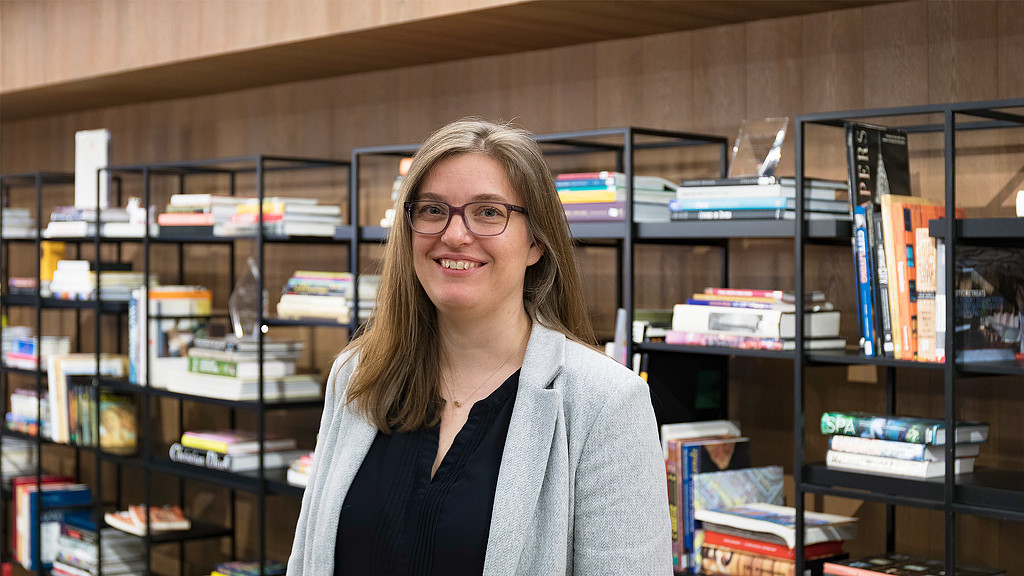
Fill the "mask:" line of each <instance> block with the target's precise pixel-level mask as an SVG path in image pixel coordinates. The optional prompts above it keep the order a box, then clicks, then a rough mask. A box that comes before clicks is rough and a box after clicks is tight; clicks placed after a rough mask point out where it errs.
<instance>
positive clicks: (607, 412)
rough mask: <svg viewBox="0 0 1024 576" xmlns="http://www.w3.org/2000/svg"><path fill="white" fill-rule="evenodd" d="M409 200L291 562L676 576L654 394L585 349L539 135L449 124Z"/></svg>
mask: <svg viewBox="0 0 1024 576" xmlns="http://www.w3.org/2000/svg"><path fill="white" fill-rule="evenodd" d="M396 209H401V210H404V213H405V218H396V221H395V225H394V227H393V228H392V230H391V233H390V238H389V240H388V243H387V246H386V248H385V255H384V264H383V270H382V279H381V285H380V288H379V290H378V299H377V307H376V309H375V311H374V316H373V318H372V320H371V321H370V323H369V324H368V327H367V328H366V329H365V331H364V332H363V333H362V334H360V335H359V336H358V338H356V339H354V340H353V341H352V342H351V343H350V344H349V345H348V346H347V347H346V349H345V350H343V351H342V353H341V354H340V355H339V357H338V359H337V360H336V361H335V363H334V367H333V368H332V369H331V374H330V377H329V379H328V388H327V392H326V399H325V400H326V403H325V409H324V414H323V418H322V420H321V425H320V434H319V437H318V441H317V447H316V456H315V458H314V465H313V470H312V473H311V477H310V481H309V484H308V486H307V487H306V491H305V495H304V497H303V501H302V510H301V512H300V515H299V522H298V527H297V529H296V534H295V540H294V543H293V548H292V555H291V558H290V560H289V565H288V573H289V574H290V575H292V576H299V575H312V574H317V575H319V574H324V575H329V574H360V575H363V574H437V575H441V574H444V575H446V576H447V575H460V574H485V575H488V576H489V575H500V574H509V575H511V574H521V575H544V576H548V575H552V574H590V573H600V574H635V575H638V576H639V575H645V576H646V575H652V574H671V572H672V570H671V533H670V532H671V529H670V525H669V514H668V503H667V491H666V484H665V472H664V462H663V459H662V452H661V449H660V444H659V442H658V437H657V430H656V424H655V420H654V413H653V410H652V408H651V402H650V394H649V391H648V389H647V387H646V384H645V383H644V382H643V381H642V380H641V379H640V378H638V377H636V376H635V375H634V374H633V373H632V372H630V371H629V370H627V369H626V368H624V367H622V366H621V365H619V364H617V363H615V362H614V361H612V360H611V359H609V358H608V357H606V356H604V355H603V354H601V353H599V352H597V351H595V350H594V349H592V348H590V347H589V346H588V345H589V344H590V343H591V342H592V341H593V332H592V328H591V326H590V321H589V318H588V316H587V312H586V309H585V306H584V301H583V296H582V293H581V287H580V280H579V275H578V272H577V269H576V264H575V260H574V253H573V246H572V242H571V239H570V237H569V233H568V226H567V223H566V220H565V214H564V211H563V210H562V206H561V204H560V203H559V200H558V195H557V193H556V191H555V187H554V184H553V182H552V180H551V176H550V174H549V172H548V169H547V166H546V164H545V162H544V159H543V157H542V156H541V153H540V150H539V148H538V147H537V145H536V143H535V142H534V141H533V140H532V139H531V137H530V135H529V133H527V132H525V131H523V130H520V129H516V128H512V127H509V126H507V125H496V124H491V123H488V122H485V121H480V120H475V119H466V120H461V121H458V122H455V123H452V124H450V125H448V126H445V127H444V128H442V129H440V130H438V131H437V132H435V133H434V134H433V135H431V136H430V137H429V138H428V139H427V141H426V142H425V143H424V144H423V146H422V147H421V148H420V150H419V152H418V153H417V154H416V157H415V159H414V161H413V163H412V166H411V167H410V169H409V173H408V175H407V176H406V178H405V180H404V181H403V183H402V189H401V192H400V198H399V199H398V203H397V205H396ZM397 213H398V212H397V211H396V214H397Z"/></svg>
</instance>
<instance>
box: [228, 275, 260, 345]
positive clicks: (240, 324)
mask: <svg viewBox="0 0 1024 576" xmlns="http://www.w3.org/2000/svg"><path fill="white" fill-rule="evenodd" d="M259 278H260V271H259V269H258V268H257V267H256V261H255V260H253V258H252V256H250V257H249V258H248V259H246V267H245V272H243V273H242V275H241V277H239V278H238V281H237V282H235V288H234V289H233V290H232V291H231V296H230V297H229V298H228V313H229V314H230V316H231V328H232V330H233V331H234V333H235V337H236V338H248V339H255V338H256V337H257V334H256V323H257V321H258V320H259V314H257V311H258V310H260V309H262V310H263V314H264V315H266V314H267V310H266V307H267V297H266V294H265V293H264V295H263V298H262V299H261V298H260V295H259ZM257 306H259V307H260V308H257Z"/></svg>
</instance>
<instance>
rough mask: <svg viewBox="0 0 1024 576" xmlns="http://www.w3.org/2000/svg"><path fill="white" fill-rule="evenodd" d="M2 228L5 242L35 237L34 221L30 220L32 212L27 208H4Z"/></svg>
mask: <svg viewBox="0 0 1024 576" xmlns="http://www.w3.org/2000/svg"><path fill="white" fill-rule="evenodd" d="M2 228H3V237H4V239H5V240H6V239H9V238H35V237H36V221H35V219H34V218H32V212H31V211H30V210H29V209H28V208H6V207H5V208H4V211H3V223H2Z"/></svg>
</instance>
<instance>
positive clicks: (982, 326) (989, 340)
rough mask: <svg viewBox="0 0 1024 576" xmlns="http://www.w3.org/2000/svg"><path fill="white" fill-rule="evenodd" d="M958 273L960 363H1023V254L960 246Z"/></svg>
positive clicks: (956, 332) (956, 337)
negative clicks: (1019, 360) (1015, 361)
mask: <svg viewBox="0 0 1024 576" xmlns="http://www.w3.org/2000/svg"><path fill="white" fill-rule="evenodd" d="M954 273H955V283H954V286H956V288H955V294H954V296H955V300H954V302H955V303H954V309H955V315H954V321H955V323H954V340H955V342H956V350H957V361H958V362H986V361H1000V360H1003V361H1013V360H1014V359H1015V358H1018V357H1024V356H1020V355H1021V354H1022V352H1024V339H1022V322H1021V320H1022V318H1024V249H1020V248H1015V247H1014V248H1001V247H987V246H986V247H979V246H957V249H956V269H955V271H954ZM947 330H948V328H947Z"/></svg>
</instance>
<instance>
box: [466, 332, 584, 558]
mask: <svg viewBox="0 0 1024 576" xmlns="http://www.w3.org/2000/svg"><path fill="white" fill-rule="evenodd" d="M565 342H566V338H565V336H564V335H563V334H562V333H560V332H557V331H554V330H551V329H548V328H545V327H544V326H541V325H540V322H537V321H534V324H533V330H532V332H531V334H530V341H529V343H528V344H527V346H526V355H525V358H524V360H523V368H522V371H521V372H520V373H519V391H518V392H517V394H516V404H515V408H513V410H512V421H511V423H510V424H509V429H508V436H507V438H506V440H505V450H504V453H503V454H502V458H501V469H500V470H499V471H498V484H497V487H496V489H495V493H494V509H493V512H492V513H491V527H490V533H489V534H488V537H487V557H486V559H485V561H484V574H485V575H487V576H503V575H508V574H514V573H515V570H516V566H517V564H518V563H519V558H520V556H521V555H522V552H523V546H524V545H525V542H526V536H527V533H526V532H527V529H528V527H529V522H530V521H531V519H533V518H534V511H535V509H536V507H537V503H538V498H539V496H540V492H541V486H542V485H543V484H544V482H545V481H546V480H547V478H546V476H547V474H548V472H549V470H548V464H549V460H550V458H549V456H550V451H551V446H552V441H553V439H554V436H555V433H556V423H557V420H558V412H559V407H560V406H561V404H562V395H561V392H559V391H558V390H555V389H553V388H552V387H551V384H552V382H553V380H554V378H555V376H556V375H557V374H558V372H559V371H560V370H561V368H562V365H563V364H564V359H565Z"/></svg>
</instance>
